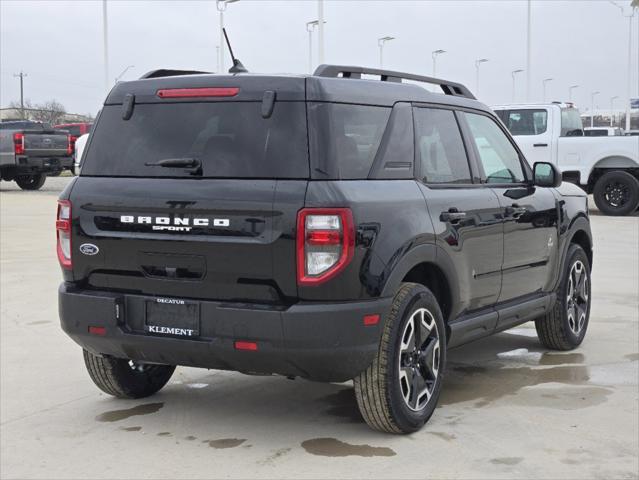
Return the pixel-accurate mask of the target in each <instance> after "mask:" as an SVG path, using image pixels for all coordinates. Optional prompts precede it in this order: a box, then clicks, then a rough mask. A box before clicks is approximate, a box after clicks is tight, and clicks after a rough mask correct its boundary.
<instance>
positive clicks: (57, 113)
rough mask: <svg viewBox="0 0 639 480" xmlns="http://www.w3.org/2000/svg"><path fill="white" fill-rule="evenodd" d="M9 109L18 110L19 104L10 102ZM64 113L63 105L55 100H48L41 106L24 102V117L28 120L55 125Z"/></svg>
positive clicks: (27, 101)
mask: <svg viewBox="0 0 639 480" xmlns="http://www.w3.org/2000/svg"><path fill="white" fill-rule="evenodd" d="M9 108H15V109H16V110H20V109H21V106H20V102H16V101H12V102H11V103H10V104H9ZM66 113H67V111H66V109H65V108H64V105H62V104H61V103H60V102H58V101H57V100H49V101H47V102H44V103H41V104H33V103H31V101H30V100H28V99H27V100H25V101H24V116H25V118H27V119H30V120H35V121H37V122H44V123H49V124H51V125H55V124H56V123H60V122H61V121H62V118H63V117H64V115H65V114H66Z"/></svg>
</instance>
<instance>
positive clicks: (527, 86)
mask: <svg viewBox="0 0 639 480" xmlns="http://www.w3.org/2000/svg"><path fill="white" fill-rule="evenodd" d="M526 24H527V27H526V101H527V102H530V74H531V70H530V46H531V39H530V36H531V24H532V22H531V8H530V0H528V15H527V20H526Z"/></svg>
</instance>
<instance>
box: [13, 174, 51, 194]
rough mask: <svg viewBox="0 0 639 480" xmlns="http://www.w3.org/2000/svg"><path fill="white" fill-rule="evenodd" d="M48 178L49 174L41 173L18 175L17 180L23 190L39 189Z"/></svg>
mask: <svg viewBox="0 0 639 480" xmlns="http://www.w3.org/2000/svg"><path fill="white" fill-rule="evenodd" d="M46 179H47V176H46V175H44V174H43V173H40V174H38V175H17V176H16V178H15V181H16V183H17V184H18V187H20V188H21V189H22V190H39V189H40V188H41V187H42V185H44V182H45V180H46Z"/></svg>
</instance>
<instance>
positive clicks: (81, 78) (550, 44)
mask: <svg viewBox="0 0 639 480" xmlns="http://www.w3.org/2000/svg"><path fill="white" fill-rule="evenodd" d="M617 3H618V4H619V5H622V6H626V13H629V12H630V8H629V4H630V0H619V1H618V2H617ZM324 16H325V20H326V22H327V23H326V27H325V35H326V53H325V62H326V63H338V64H351V65H365V66H374V67H377V66H378V65H379V50H378V47H377V38H378V37H382V36H386V35H390V36H394V37H396V40H393V41H391V42H389V43H387V45H386V47H385V49H384V62H385V67H386V68H389V69H395V70H402V71H409V72H415V73H421V74H427V75H430V74H431V73H432V71H431V70H432V60H431V52H432V51H433V50H436V49H444V50H446V51H447V53H446V54H444V55H442V56H440V57H439V58H438V62H437V74H438V76H439V77H444V78H448V79H451V80H455V81H459V82H462V83H464V84H467V85H468V86H469V88H470V89H471V90H472V91H473V92H475V89H476V86H475V65H474V61H475V59H478V58H488V59H489V60H490V61H489V62H487V63H485V64H483V65H482V66H481V85H480V92H479V97H480V99H481V100H482V101H484V102H485V103H488V104H496V103H504V102H510V101H511V96H512V80H511V71H512V70H515V69H517V68H525V64H526V57H525V54H526V2H525V1H521V0H520V1H446V2H435V1H363V0H362V1H345V0H333V1H331V0H326V1H325V7H324ZM315 18H317V2H316V1H315V0H307V1H295V0H287V1H267V0H241V1H240V2H239V3H234V4H231V5H229V6H228V10H227V13H226V15H225V23H226V27H227V31H228V33H229V35H230V37H231V40H232V44H233V49H234V52H235V54H236V55H237V56H238V57H239V58H240V59H241V60H242V62H243V63H244V65H246V66H247V67H248V69H249V70H250V71H252V72H269V73H270V72H292V73H305V72H307V71H308V37H307V35H308V34H307V32H306V27H305V23H306V22H307V21H309V20H314V19H315ZM108 21H109V80H110V82H111V83H112V82H113V81H114V78H115V77H116V76H117V75H118V74H119V73H120V72H121V71H122V70H123V69H124V68H125V67H126V66H127V65H135V67H134V68H132V69H130V70H129V71H128V72H127V73H126V75H125V76H124V77H123V80H126V79H134V78H136V77H139V76H140V75H142V74H143V73H145V72H147V71H149V70H153V69H156V68H162V67H168V68H183V69H201V70H207V71H215V70H216V68H217V62H216V53H215V52H216V46H217V45H218V38H219V30H218V14H217V10H216V7H215V3H214V2H213V1H212V0H209V1H195V2H187V1H126V0H117V1H116V0H110V1H109V2H108ZM532 22H533V27H532V44H533V48H532V68H531V72H532V82H531V92H532V99H533V100H534V101H541V100H542V98H541V97H542V79H544V78H548V77H552V78H553V79H554V80H553V81H552V82H550V83H549V84H548V95H547V96H548V99H549V100H551V99H552V100H567V97H568V87H569V86H570V85H574V84H579V85H580V86H581V87H580V88H578V89H576V90H575V91H574V97H573V99H574V100H575V101H576V102H577V103H578V105H579V106H580V107H581V108H582V110H585V109H586V108H588V107H589V106H590V93H591V92H592V91H595V90H599V91H600V92H601V94H600V95H599V96H598V97H597V100H596V102H595V103H596V105H598V106H599V107H600V108H609V105H610V97H612V96H614V95H618V96H619V97H620V98H619V100H617V102H618V103H617V105H618V107H621V106H622V99H624V98H625V96H626V90H627V87H626V82H627V65H628V60H627V59H628V19H627V18H623V17H622V14H621V11H620V10H619V8H616V7H615V6H614V5H613V4H611V2H608V1H550V0H537V1H533V2H532ZM638 26H639V22H637V16H635V21H634V24H633V42H632V44H633V52H632V55H633V62H636V61H637V58H638V57H639V40H638V36H637V30H638V29H639V28H638ZM0 30H1V33H0V42H1V44H0V48H1V50H0V74H1V75H0V106H2V107H6V106H7V104H8V103H9V102H10V101H12V100H19V93H20V92H19V82H18V79H17V78H14V76H13V74H14V73H18V72H19V71H20V70H23V71H24V72H25V73H27V75H28V76H27V77H26V78H25V98H28V99H30V100H31V101H32V102H36V103H38V102H43V101H46V100H50V99H56V100H58V101H60V102H61V103H62V104H64V105H65V107H66V109H67V111H69V112H73V113H92V114H95V113H96V111H97V110H98V109H99V106H100V104H101V103H102V101H103V99H104V96H105V87H104V80H103V61H102V2H101V1H87V0H83V1H76V2H62V1H53V0H47V1H40V2H37V1H23V0H21V1H13V0H0ZM314 40H315V41H316V37H314ZM315 46H317V43H315ZM315 54H316V52H315ZM316 61H317V55H315V63H316ZM229 63H230V62H229V61H228V60H227V61H226V64H227V68H228V66H229ZM525 75H526V74H525V73H524V74H520V76H519V77H518V78H517V100H518V101H522V100H524V98H523V95H524V91H525V78H526V77H525ZM637 77H638V72H637V67H636V63H635V66H633V77H632V85H633V96H634V95H638V93H637V89H638V88H639V79H638V78H637Z"/></svg>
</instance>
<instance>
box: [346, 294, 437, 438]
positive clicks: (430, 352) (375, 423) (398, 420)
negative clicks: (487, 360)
mask: <svg viewBox="0 0 639 480" xmlns="http://www.w3.org/2000/svg"><path fill="white" fill-rule="evenodd" d="M410 325H412V327H411V326H410ZM415 325H417V328H415ZM411 329H412V334H411V333H410V332H411ZM415 333H417V334H418V335H415ZM424 335H426V339H425V341H423V342H417V344H418V345H421V348H420V350H421V351H420V352H415V351H414V350H412V349H413V347H414V345H415V343H416V342H415V338H416V336H417V337H419V336H421V337H422V340H423V339H424ZM411 342H412V344H411ZM411 350H412V351H411ZM402 365H403V367H402ZM445 365H446V329H445V325H444V320H443V316H442V312H441V310H440V308H439V305H438V303H437V300H436V299H435V296H434V295H433V294H432V292H431V291H430V290H428V289H427V288H426V287H424V286H423V285H419V284H416V283H403V284H402V285H401V286H400V288H399V289H398V291H397V293H396V294H395V298H394V299H393V304H392V306H391V310H390V312H389V314H388V316H387V318H386V323H385V324H384V328H383V331H382V336H381V339H380V345H379V350H378V352H377V355H376V356H375V359H374V360H373V362H372V363H371V365H369V367H368V368H367V369H366V370H364V371H363V372H362V373H360V374H359V375H358V376H357V377H356V378H354V379H353V381H354V384H355V396H356V398H357V404H358V406H359V410H360V412H361V414H362V416H363V417H364V420H366V423H367V424H368V425H369V426H370V427H371V428H373V429H375V430H379V431H381V432H388V433H412V432H415V431H417V430H419V429H420V428H421V427H422V426H423V425H424V423H426V422H427V421H428V419H429V418H430V417H431V415H432V414H433V412H434V410H435V407H436V405H437V401H438V399H439V394H440V392H441V387H442V381H443V377H444V368H445ZM411 372H412V373H411ZM415 373H418V374H419V376H417V375H415ZM410 375H413V376H412V377H411V376H410ZM426 377H428V379H427V378H426ZM411 378H413V379H415V381H416V382H417V383H413V382H412V381H411ZM420 378H421V380H420ZM409 385H416V386H417V387H418V388H412V387H411V386H409ZM415 391H417V392H420V394H418V395H413V393H414V392H415Z"/></svg>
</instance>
